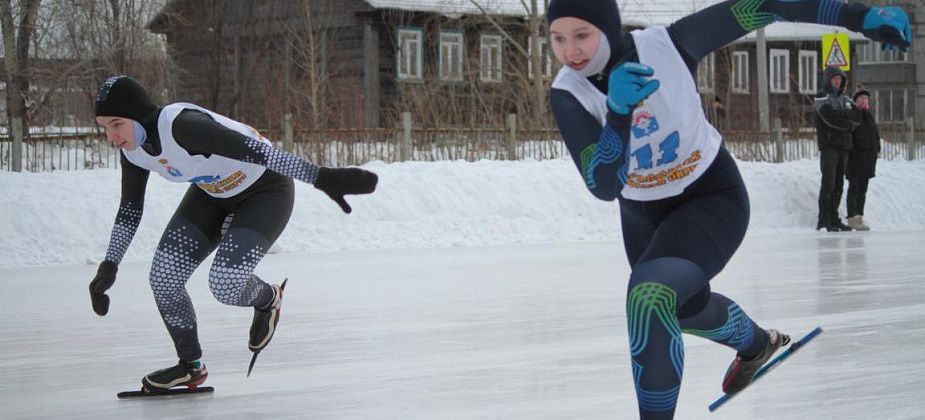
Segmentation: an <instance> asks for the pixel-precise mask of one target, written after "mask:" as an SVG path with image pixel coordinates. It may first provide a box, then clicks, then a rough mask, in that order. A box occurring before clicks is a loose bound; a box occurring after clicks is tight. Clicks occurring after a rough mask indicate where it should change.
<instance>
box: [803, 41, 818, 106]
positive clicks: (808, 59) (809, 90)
mask: <svg viewBox="0 0 925 420" xmlns="http://www.w3.org/2000/svg"><path fill="white" fill-rule="evenodd" d="M807 66H808V68H807ZM818 91H819V53H818V52H816V51H811V50H800V93H803V94H807V95H812V94H814V93H816V92H818Z"/></svg>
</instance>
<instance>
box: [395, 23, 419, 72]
mask: <svg viewBox="0 0 925 420" xmlns="http://www.w3.org/2000/svg"><path fill="white" fill-rule="evenodd" d="M422 38H423V32H422V31H421V30H420V29H413V28H403V29H399V30H398V54H396V55H395V57H396V60H397V63H396V65H395V68H396V69H398V72H397V73H398V79H399V80H415V79H417V80H420V79H421V67H423V63H422V57H421V47H422V45H421V44H422V42H421V40H422Z"/></svg>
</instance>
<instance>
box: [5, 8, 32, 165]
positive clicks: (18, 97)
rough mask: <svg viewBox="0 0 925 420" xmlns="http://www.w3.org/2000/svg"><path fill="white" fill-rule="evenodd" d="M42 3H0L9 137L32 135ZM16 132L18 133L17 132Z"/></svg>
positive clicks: (23, 137) (21, 137) (25, 137)
mask: <svg viewBox="0 0 925 420" xmlns="http://www.w3.org/2000/svg"><path fill="white" fill-rule="evenodd" d="M41 3H42V2H41V0H23V1H20V2H17V4H16V5H15V6H16V7H15V8H14V4H12V3H11V0H0V25H2V26H3V28H2V30H3V54H4V64H5V65H6V80H5V82H6V89H7V92H6V109H7V121H10V123H11V127H10V128H11V130H10V134H12V135H13V136H16V137H18V138H20V139H27V138H28V136H29V129H28V127H29V115H28V112H27V111H28V104H29V102H30V100H29V97H28V96H29V70H30V68H29V64H30V63H29V45H30V44H31V42H32V36H33V34H34V31H35V20H36V17H37V16H38V10H39V6H40V5H41ZM17 122H18V123H17ZM14 130H16V131H19V132H18V133H14V132H13V131H14ZM17 166H18V163H17Z"/></svg>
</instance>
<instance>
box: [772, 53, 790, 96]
mask: <svg viewBox="0 0 925 420" xmlns="http://www.w3.org/2000/svg"><path fill="white" fill-rule="evenodd" d="M778 64H782V65H778ZM768 66H769V67H770V69H769V71H768V90H769V91H770V92H771V93H790V50H781V49H771V50H770V51H769V52H768ZM781 67H783V68H781Z"/></svg>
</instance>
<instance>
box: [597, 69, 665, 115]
mask: <svg viewBox="0 0 925 420" xmlns="http://www.w3.org/2000/svg"><path fill="white" fill-rule="evenodd" d="M653 73H654V72H653V71H652V67H649V66H647V65H645V64H640V63H635V62H632V61H627V62H625V63H623V64H621V65H620V66H619V67H617V68H615V69H614V70H613V71H611V72H610V79H608V84H607V106H608V107H609V108H610V110H611V111H613V112H616V113H617V114H620V115H629V114H630V113H631V112H633V108H634V107H635V106H636V105H638V104H639V103H640V102H642V101H643V100H644V99H646V98H648V97H649V95H651V94H653V93H654V92H655V91H656V90H658V86H659V82H658V80H655V79H651V78H649V76H652V74H653Z"/></svg>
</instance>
